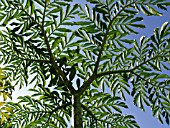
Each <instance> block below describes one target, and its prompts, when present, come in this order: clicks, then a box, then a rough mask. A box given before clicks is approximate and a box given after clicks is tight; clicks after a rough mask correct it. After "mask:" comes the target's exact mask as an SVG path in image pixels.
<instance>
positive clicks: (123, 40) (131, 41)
mask: <svg viewBox="0 0 170 128" xmlns="http://www.w3.org/2000/svg"><path fill="white" fill-rule="evenodd" d="M121 41H122V42H125V43H128V44H132V43H134V40H129V39H122V40H121Z"/></svg>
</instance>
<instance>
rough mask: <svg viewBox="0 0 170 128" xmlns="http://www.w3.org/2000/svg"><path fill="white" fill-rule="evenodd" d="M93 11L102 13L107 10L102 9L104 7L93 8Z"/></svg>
mask: <svg viewBox="0 0 170 128" xmlns="http://www.w3.org/2000/svg"><path fill="white" fill-rule="evenodd" d="M94 11H96V12H99V13H103V14H107V13H108V12H107V11H106V10H105V9H104V8H97V7H95V8H94Z"/></svg>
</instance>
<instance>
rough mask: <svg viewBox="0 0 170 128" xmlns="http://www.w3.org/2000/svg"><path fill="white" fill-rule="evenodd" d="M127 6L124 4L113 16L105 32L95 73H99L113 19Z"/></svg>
mask: <svg viewBox="0 0 170 128" xmlns="http://www.w3.org/2000/svg"><path fill="white" fill-rule="evenodd" d="M127 6H129V4H128V5H126V6H124V7H123V8H122V9H121V10H120V11H119V12H118V13H117V14H116V15H115V16H114V17H113V18H112V20H111V21H110V23H109V25H108V28H107V30H106V33H105V35H104V39H103V43H102V45H101V49H100V51H99V55H98V58H97V61H96V63H95V68H94V73H97V70H98V67H99V63H100V58H101V56H102V52H103V50H104V45H105V44H106V42H107V37H108V34H109V31H110V28H111V27H112V23H113V21H114V20H115V19H116V18H117V17H118V16H119V15H120V14H121V12H122V11H123V10H124V9H125V8H126V7H127Z"/></svg>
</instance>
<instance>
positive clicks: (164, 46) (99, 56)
mask: <svg viewBox="0 0 170 128" xmlns="http://www.w3.org/2000/svg"><path fill="white" fill-rule="evenodd" d="M87 2H88V3H87V4H86V5H85V6H83V5H79V4H73V3H72V2H71V0H63V1H62V0H54V1H50V0H1V1H0V21H1V22H0V26H1V27H2V30H1V32H0V51H1V52H0V58H1V64H3V65H5V68H3V73H4V75H3V76H2V75H0V79H2V80H1V81H0V82H1V83H0V86H1V88H0V90H2V91H1V95H3V97H4V100H6V97H10V95H11V92H12V91H13V90H14V88H15V87H16V86H19V87H20V88H22V87H23V86H31V85H33V88H31V89H30V90H29V91H31V92H33V94H32V96H20V97H18V99H19V102H18V103H13V102H8V103H6V104H5V102H0V110H1V111H0V118H1V126H2V127H4V128H7V127H17V128H19V127H22V128H23V127H26V128H27V127H28V128H30V127H44V128H48V127H50V128H52V127H56V126H57V127H64V128H65V127H67V125H68V124H69V123H68V122H69V121H70V118H71V116H72V114H71V112H72V95H73V94H75V93H76V94H78V95H79V96H80V98H81V107H82V115H83V127H100V128H101V127H118V128H119V127H120V128H126V127H128V128H131V127H139V126H138V124H137V123H136V121H135V119H134V117H133V116H132V115H123V113H122V108H128V106H127V105H126V94H128V95H131V96H132V97H133V99H134V100H133V101H134V105H136V106H138V107H140V108H141V109H142V110H143V111H144V110H145V106H149V107H150V108H151V109H152V112H153V116H156V117H157V118H158V120H159V121H160V122H161V123H164V122H166V123H167V124H169V117H170V111H169V110H170V107H169V106H170V86H169V84H170V76H169V74H165V73H164V71H165V70H166V71H169V70H170V68H169V67H170V65H169V64H170V43H169V42H170V38H169V37H170V36H169V34H170V27H169V23H168V22H165V23H164V24H163V25H162V26H161V27H160V28H155V30H154V32H153V35H152V36H151V37H145V36H142V37H141V38H140V40H138V39H134V40H130V39H128V38H127V36H128V35H131V34H138V31H139V29H141V28H142V29H143V28H145V25H144V24H142V22H141V21H142V20H144V18H143V17H142V16H140V15H139V13H141V12H142V13H143V14H145V15H146V16H152V15H154V16H162V15H163V11H165V10H167V9H166V7H167V6H169V5H170V3H169V2H167V1H166V0H105V1H102V0H87ZM1 72H2V71H1V70H0V73H1ZM5 76H6V77H5ZM3 81H4V82H3ZM11 82H13V84H11ZM76 90H78V91H76Z"/></svg>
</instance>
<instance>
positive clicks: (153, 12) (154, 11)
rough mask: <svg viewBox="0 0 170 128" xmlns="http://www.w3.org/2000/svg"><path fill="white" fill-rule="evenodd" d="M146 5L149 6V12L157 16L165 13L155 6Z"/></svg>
mask: <svg viewBox="0 0 170 128" xmlns="http://www.w3.org/2000/svg"><path fill="white" fill-rule="evenodd" d="M146 7H147V8H148V10H149V12H151V13H152V14H153V15H156V16H162V15H163V14H162V13H160V12H158V11H156V10H155V9H154V8H152V7H151V6H149V5H146Z"/></svg>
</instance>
